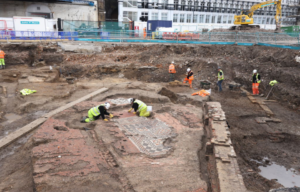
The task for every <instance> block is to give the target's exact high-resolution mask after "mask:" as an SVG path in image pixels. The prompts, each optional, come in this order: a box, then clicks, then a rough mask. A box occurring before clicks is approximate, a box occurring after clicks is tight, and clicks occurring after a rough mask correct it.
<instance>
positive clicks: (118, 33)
mask: <svg viewBox="0 0 300 192" xmlns="http://www.w3.org/2000/svg"><path fill="white" fill-rule="evenodd" d="M29 40H31V41H36V40H38V41H43V40H46V41H61V40H64V41H96V42H132V43H177V44H211V45H213V44H222V45H230V44H237V45H243V46H252V45H254V44H256V45H265V46H271V45H272V46H273V47H280V48H287V49H297V50H298V47H300V44H299V33H291V34H289V33H264V32H259V33H245V32H155V35H154V36H153V33H152V32H150V31H149V32H143V31H141V30H140V31H136V30H102V31H80V30H79V31H76V32H43V31H42V32H38V31H0V41H7V42H9V41H29Z"/></svg>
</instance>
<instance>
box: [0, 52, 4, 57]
mask: <svg viewBox="0 0 300 192" xmlns="http://www.w3.org/2000/svg"><path fill="white" fill-rule="evenodd" d="M4 56H5V53H4V51H0V59H4Z"/></svg>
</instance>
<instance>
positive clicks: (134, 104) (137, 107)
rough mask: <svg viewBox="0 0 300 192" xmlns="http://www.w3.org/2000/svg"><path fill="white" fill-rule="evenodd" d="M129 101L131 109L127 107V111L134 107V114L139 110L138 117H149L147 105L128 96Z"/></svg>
mask: <svg viewBox="0 0 300 192" xmlns="http://www.w3.org/2000/svg"><path fill="white" fill-rule="evenodd" d="M128 101H129V103H130V104H131V105H132V106H131V109H129V111H128V112H129V113H130V112H131V111H132V109H134V112H133V113H134V114H136V112H140V117H149V116H150V112H149V111H147V105H146V104H145V103H144V102H142V101H140V100H137V99H135V98H130V99H128Z"/></svg>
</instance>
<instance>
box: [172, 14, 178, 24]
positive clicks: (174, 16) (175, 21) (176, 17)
mask: <svg viewBox="0 0 300 192" xmlns="http://www.w3.org/2000/svg"><path fill="white" fill-rule="evenodd" d="M173 22H174V23H177V22H178V14H173Z"/></svg>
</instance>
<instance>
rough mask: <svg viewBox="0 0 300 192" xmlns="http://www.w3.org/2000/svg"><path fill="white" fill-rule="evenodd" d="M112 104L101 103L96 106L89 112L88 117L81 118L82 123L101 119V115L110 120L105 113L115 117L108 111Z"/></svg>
mask: <svg viewBox="0 0 300 192" xmlns="http://www.w3.org/2000/svg"><path fill="white" fill-rule="evenodd" d="M109 107H110V104H109V103H104V104H101V105H98V106H96V107H93V108H91V109H90V110H89V112H88V117H84V119H82V120H81V122H82V123H89V122H91V121H95V120H97V119H99V117H100V116H101V117H102V119H103V120H104V121H108V120H107V119H106V118H105V116H104V115H109V117H110V118H112V117H113V115H112V114H111V113H108V112H107V110H108V109H109Z"/></svg>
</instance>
